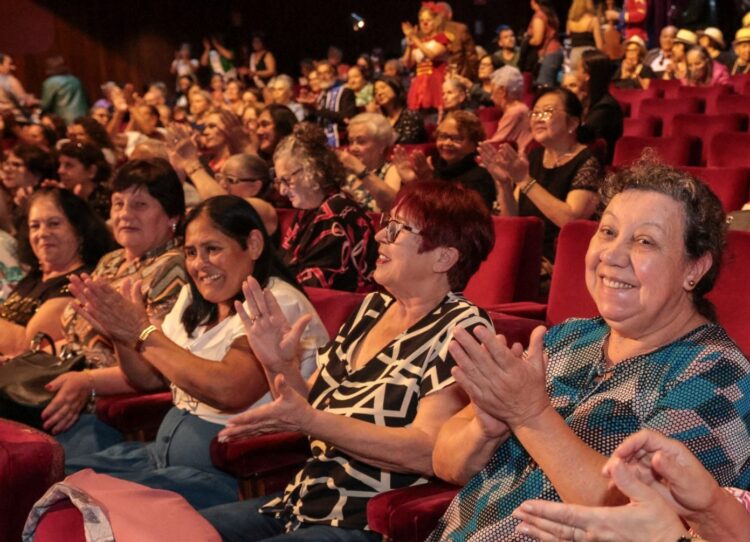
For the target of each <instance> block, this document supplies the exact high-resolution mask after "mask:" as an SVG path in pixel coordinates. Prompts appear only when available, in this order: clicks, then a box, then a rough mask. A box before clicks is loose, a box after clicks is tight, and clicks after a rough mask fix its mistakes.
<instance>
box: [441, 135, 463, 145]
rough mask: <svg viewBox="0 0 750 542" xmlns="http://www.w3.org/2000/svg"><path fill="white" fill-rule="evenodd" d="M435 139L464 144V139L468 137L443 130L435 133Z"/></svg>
mask: <svg viewBox="0 0 750 542" xmlns="http://www.w3.org/2000/svg"><path fill="white" fill-rule="evenodd" d="M435 141H450V142H451V143H455V144H457V145H460V144H462V143H463V142H464V141H466V138H465V137H464V136H462V135H460V134H458V135H450V134H444V133H442V132H438V133H437V134H436V135H435Z"/></svg>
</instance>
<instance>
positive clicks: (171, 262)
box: [142, 250, 188, 320]
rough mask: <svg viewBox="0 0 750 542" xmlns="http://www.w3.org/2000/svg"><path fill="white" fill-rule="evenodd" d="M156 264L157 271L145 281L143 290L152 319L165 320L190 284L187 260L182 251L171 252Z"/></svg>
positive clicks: (165, 254)
mask: <svg viewBox="0 0 750 542" xmlns="http://www.w3.org/2000/svg"><path fill="white" fill-rule="evenodd" d="M159 260H160V261H159V262H157V263H155V265H154V269H155V270H156V271H155V272H154V273H153V274H152V275H151V276H149V277H148V278H146V279H144V281H143V286H142V290H143V291H144V293H146V303H147V311H148V314H149V317H150V318H153V319H155V320H163V319H164V317H165V316H166V315H167V313H168V312H169V311H170V310H171V309H172V306H173V305H174V303H175V301H177V296H178V295H179V294H180V290H181V289H182V286H183V285H184V284H187V282H188V276H187V271H186V270H185V258H184V256H183V254H182V251H180V250H169V251H167V252H166V253H164V254H163V255H162V256H160V257H159Z"/></svg>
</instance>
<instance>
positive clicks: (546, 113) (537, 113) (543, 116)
mask: <svg viewBox="0 0 750 542" xmlns="http://www.w3.org/2000/svg"><path fill="white" fill-rule="evenodd" d="M555 111H560V109H556V108H554V107H545V108H544V109H534V110H533V111H530V112H529V118H530V119H531V120H540V121H542V122H547V121H548V120H549V119H551V118H552V115H553V114H554V113H555Z"/></svg>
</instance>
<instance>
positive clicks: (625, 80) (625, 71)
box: [612, 35, 656, 89]
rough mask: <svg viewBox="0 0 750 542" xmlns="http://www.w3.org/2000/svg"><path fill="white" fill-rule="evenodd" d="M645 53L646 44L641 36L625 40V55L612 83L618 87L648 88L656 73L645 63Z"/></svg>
mask: <svg viewBox="0 0 750 542" xmlns="http://www.w3.org/2000/svg"><path fill="white" fill-rule="evenodd" d="M645 54H646V44H645V43H644V42H643V40H642V39H641V38H640V37H639V36H637V35H633V36H631V37H630V38H628V40H627V41H626V42H625V57H624V58H623V59H622V61H621V62H620V66H619V68H618V69H617V71H616V72H615V74H614V77H613V78H612V84H613V85H614V86H616V87H617V88H631V89H643V88H648V86H649V84H650V82H651V79H654V78H655V77H656V74H655V73H654V72H653V71H652V70H651V68H649V67H648V66H647V65H646V64H644V63H643V57H644V56H645Z"/></svg>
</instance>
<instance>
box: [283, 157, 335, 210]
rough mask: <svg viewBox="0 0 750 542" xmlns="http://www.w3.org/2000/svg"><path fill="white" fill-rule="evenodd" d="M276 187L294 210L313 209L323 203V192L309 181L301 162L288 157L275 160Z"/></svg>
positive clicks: (313, 182)
mask: <svg viewBox="0 0 750 542" xmlns="http://www.w3.org/2000/svg"><path fill="white" fill-rule="evenodd" d="M273 166H274V169H275V170H276V186H277V187H278V190H279V193H280V194H281V195H282V196H286V197H287V198H289V202H290V203H291V204H292V207H294V208H295V209H314V208H316V207H318V206H319V205H320V204H321V203H322V202H323V199H324V198H323V191H322V190H321V189H320V187H319V186H318V184H317V183H316V182H315V181H313V180H312V179H310V176H309V175H308V174H307V173H306V172H305V169H304V167H303V166H302V162H300V161H298V160H294V159H290V158H288V157H282V158H277V159H276V160H275V161H274V163H273Z"/></svg>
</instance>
